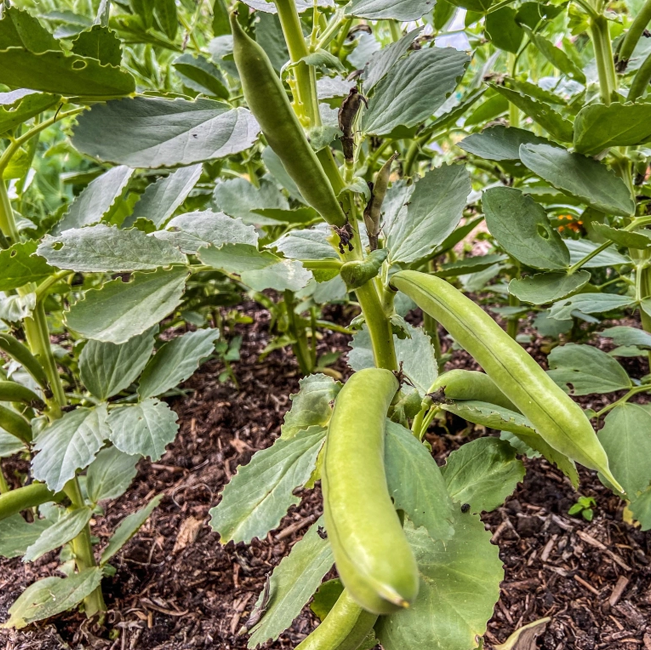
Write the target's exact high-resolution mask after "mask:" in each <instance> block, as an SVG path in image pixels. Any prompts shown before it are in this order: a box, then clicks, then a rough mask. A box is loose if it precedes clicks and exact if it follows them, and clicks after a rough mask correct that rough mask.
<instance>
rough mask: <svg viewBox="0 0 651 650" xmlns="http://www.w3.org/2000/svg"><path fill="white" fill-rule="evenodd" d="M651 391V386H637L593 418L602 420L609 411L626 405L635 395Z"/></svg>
mask: <svg viewBox="0 0 651 650" xmlns="http://www.w3.org/2000/svg"><path fill="white" fill-rule="evenodd" d="M649 391H651V386H649V385H643V386H635V387H634V388H631V390H629V391H628V393H626V395H624V396H623V397H620V398H619V399H618V400H616V401H614V402H613V403H612V404H608V405H607V406H604V407H603V408H602V409H601V411H597V412H596V413H595V414H594V415H593V416H592V417H593V418H600V417H602V416H603V415H605V414H606V413H608V412H609V411H612V410H613V409H614V408H615V407H616V406H619V405H620V404H624V403H626V402H628V400H629V399H631V397H633V395H637V394H638V393H644V392H649Z"/></svg>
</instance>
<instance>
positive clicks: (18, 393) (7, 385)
mask: <svg viewBox="0 0 651 650" xmlns="http://www.w3.org/2000/svg"><path fill="white" fill-rule="evenodd" d="M0 402H21V403H23V404H27V406H31V407H32V408H37V409H44V408H45V404H44V402H43V401H42V400H41V398H40V397H39V396H38V395H37V394H36V393H35V392H34V391H33V390H31V389H29V388H27V386H23V385H22V384H18V383H16V382H15V381H0Z"/></svg>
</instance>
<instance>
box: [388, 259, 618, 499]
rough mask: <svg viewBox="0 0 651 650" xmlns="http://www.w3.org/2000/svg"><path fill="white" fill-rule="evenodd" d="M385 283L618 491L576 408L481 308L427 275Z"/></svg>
mask: <svg viewBox="0 0 651 650" xmlns="http://www.w3.org/2000/svg"><path fill="white" fill-rule="evenodd" d="M391 283H392V284H393V286H394V287H396V288H397V289H399V290H400V291H402V292H403V293H405V294H406V295H407V296H409V297H410V298H411V299H412V300H413V301H414V302H415V303H416V304H417V305H418V306H419V307H420V308H421V309H422V310H423V311H424V312H426V313H427V314H429V315H430V316H431V317H432V318H435V319H436V320H437V321H439V322H440V323H441V324H442V325H443V327H445V329H447V331H448V332H449V333H450V334H451V335H452V336H453V337H454V339H455V340H456V341H457V342H458V343H459V345H461V346H462V347H463V348H464V349H465V350H466V351H467V352H469V353H470V354H471V355H472V356H473V357H474V358H475V360H476V361H477V362H478V363H479V365H481V367H482V368H483V369H484V371H485V372H486V374H487V375H488V376H489V377H490V378H491V379H492V380H493V381H494V382H495V384H496V385H497V386H498V387H499V389H500V390H501V391H502V392H503V393H504V395H506V397H507V398H508V399H510V400H511V401H512V402H513V404H515V406H517V408H518V410H519V411H520V412H521V413H522V414H523V415H524V416H525V417H526V418H528V419H529V421H530V422H531V424H532V425H533V427H534V429H535V430H536V431H537V432H538V433H539V434H540V435H541V437H542V438H543V439H544V440H545V441H546V442H547V443H548V444H549V445H550V446H551V447H553V448H554V449H556V450H557V451H560V452H561V453H562V454H565V455H566V456H568V457H569V458H572V459H573V460H575V461H577V462H578V463H581V464H582V465H585V466H586V467H589V468H590V469H595V470H597V471H599V472H601V473H602V474H603V475H604V476H605V477H606V478H607V479H608V481H610V482H611V483H612V484H613V486H614V487H615V488H617V489H618V490H620V491H622V492H623V491H624V490H623V488H622V487H621V486H620V485H619V483H618V482H617V480H616V479H615V477H614V476H613V475H612V473H611V471H610V467H609V466H608V456H607V455H606V452H605V451H604V448H603V447H602V446H601V443H600V442H599V440H598V438H597V435H596V434H595V432H594V429H593V428H592V425H591V424H590V421H589V420H588V418H587V417H586V416H585V413H584V412H583V410H582V409H581V407H580V406H579V405H578V404H576V403H575V402H574V401H573V400H572V399H571V398H570V397H568V396H567V395H566V394H565V393H564V392H563V390H562V389H561V388H559V387H558V386H557V385H556V384H555V383H554V381H553V380H552V379H551V378H550V377H549V375H547V373H546V372H545V371H544V370H543V369H542V368H541V367H540V366H539V365H538V364H537V363H536V361H535V360H534V359H533V358H532V357H531V356H530V355H529V354H527V352H526V351H525V350H524V349H523V348H522V347H521V346H520V345H519V344H518V343H516V341H514V340H513V339H512V338H511V337H510V336H509V335H508V334H507V333H506V332H505V331H504V330H503V329H502V328H501V327H500V326H499V325H498V324H497V323H496V322H495V321H494V320H493V319H492V318H491V317H490V316H489V315H488V314H487V313H486V312H485V311H484V310H483V309H481V308H480V307H479V306H477V305H476V304H475V303H474V302H473V301H472V300H470V299H468V298H466V296H464V295H463V294H462V293H461V292H460V291H458V290H457V289H455V288H454V287H453V286H452V285H451V284H449V283H448V282H446V281H445V280H443V279H441V278H437V277H435V276H433V275H427V274H425V273H420V272H418V271H400V272H399V273H396V274H395V275H394V276H393V277H392V278H391Z"/></svg>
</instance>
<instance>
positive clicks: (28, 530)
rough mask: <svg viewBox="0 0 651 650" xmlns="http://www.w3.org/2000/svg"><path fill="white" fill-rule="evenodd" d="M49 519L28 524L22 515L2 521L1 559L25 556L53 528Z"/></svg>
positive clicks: (0, 527)
mask: <svg viewBox="0 0 651 650" xmlns="http://www.w3.org/2000/svg"><path fill="white" fill-rule="evenodd" d="M51 525H52V522H51V521H49V520H48V519H35V520H34V523H31V524H28V523H27V522H26V521H25V520H24V519H23V518H22V516H21V515H12V516H11V517H7V518H6V519H3V520H2V525H1V526H0V557H6V558H12V557H19V556H21V555H24V554H25V550H26V549H27V547H28V546H30V545H31V544H33V543H34V542H35V541H36V540H37V539H38V538H39V537H40V536H41V534H42V533H43V532H44V531H45V530H46V529H47V528H48V526H51Z"/></svg>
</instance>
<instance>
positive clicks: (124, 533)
mask: <svg viewBox="0 0 651 650" xmlns="http://www.w3.org/2000/svg"><path fill="white" fill-rule="evenodd" d="M162 498H163V495H162V494H158V495H156V496H155V497H154V498H153V499H152V500H151V501H150V502H149V503H148V504H147V505H146V506H145V507H144V508H141V509H140V510H137V511H136V512H133V513H131V514H130V515H127V516H126V517H125V518H124V519H123V520H122V521H121V522H120V525H119V526H118V529H117V530H116V531H115V533H113V537H111V539H110V540H109V543H108V544H107V545H106V548H105V549H104V551H103V552H102V557H101V558H100V565H101V566H104V565H105V564H106V563H107V562H108V561H109V560H110V559H111V558H112V557H113V556H114V555H115V554H116V553H117V552H118V551H119V550H120V549H121V548H122V547H123V546H124V545H125V544H126V543H127V542H128V541H129V540H130V539H131V538H132V537H133V536H134V535H135V534H136V533H137V532H138V530H140V527H141V526H142V525H143V524H144V523H145V522H146V521H147V519H149V515H151V513H152V512H153V511H154V508H156V507H157V506H158V504H159V503H160V502H161V499H162Z"/></svg>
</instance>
